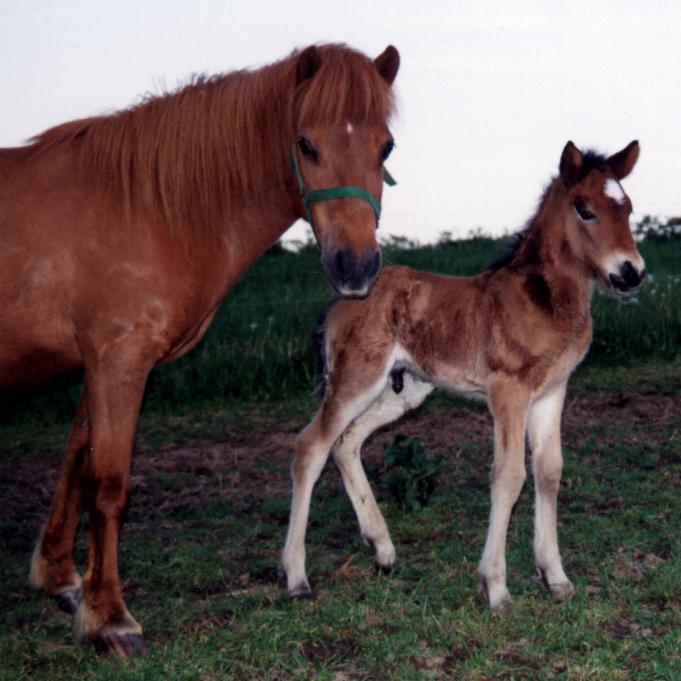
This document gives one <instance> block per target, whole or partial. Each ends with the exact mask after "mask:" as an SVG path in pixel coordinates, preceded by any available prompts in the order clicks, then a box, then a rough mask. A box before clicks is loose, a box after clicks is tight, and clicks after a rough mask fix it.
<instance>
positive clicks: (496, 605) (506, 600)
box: [478, 577, 513, 615]
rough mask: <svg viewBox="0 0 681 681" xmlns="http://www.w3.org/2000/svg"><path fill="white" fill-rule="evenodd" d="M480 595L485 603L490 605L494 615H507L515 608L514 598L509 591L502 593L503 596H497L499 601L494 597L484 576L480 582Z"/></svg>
mask: <svg viewBox="0 0 681 681" xmlns="http://www.w3.org/2000/svg"><path fill="white" fill-rule="evenodd" d="M478 597H479V598H480V600H482V601H483V602H484V603H485V605H489V610H490V612H491V613H492V614H493V615H507V614H508V613H509V612H511V610H513V600H512V599H511V597H510V596H509V595H508V592H507V593H505V594H502V595H501V597H498V596H497V598H498V600H497V601H494V600H493V599H492V597H491V596H490V592H489V588H488V587H487V580H486V579H485V578H484V577H481V578H480V582H479V584H478Z"/></svg>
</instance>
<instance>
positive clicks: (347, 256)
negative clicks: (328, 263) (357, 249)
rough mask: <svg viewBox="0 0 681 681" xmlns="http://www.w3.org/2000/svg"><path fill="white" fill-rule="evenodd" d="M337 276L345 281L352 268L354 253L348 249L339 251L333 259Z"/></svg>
mask: <svg viewBox="0 0 681 681" xmlns="http://www.w3.org/2000/svg"><path fill="white" fill-rule="evenodd" d="M333 264H334V269H335V270H336V276H338V278H339V279H345V278H346V277H347V276H348V273H349V271H350V269H351V268H352V253H351V252H350V251H348V250H347V249H344V248H342V249H339V250H338V251H336V255H335V256H334V259H333Z"/></svg>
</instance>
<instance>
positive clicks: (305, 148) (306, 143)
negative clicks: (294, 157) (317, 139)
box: [298, 137, 319, 161]
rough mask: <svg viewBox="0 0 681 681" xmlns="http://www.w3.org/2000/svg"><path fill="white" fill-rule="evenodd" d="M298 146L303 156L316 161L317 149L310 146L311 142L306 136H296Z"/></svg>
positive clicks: (317, 156)
mask: <svg viewBox="0 0 681 681" xmlns="http://www.w3.org/2000/svg"><path fill="white" fill-rule="evenodd" d="M298 148H299V149H300V153H301V154H302V155H303V156H305V158H308V159H310V161H317V160H318V159H319V154H318V153H317V150H316V149H315V148H314V147H313V146H312V142H310V140H309V139H307V137H299V138H298Z"/></svg>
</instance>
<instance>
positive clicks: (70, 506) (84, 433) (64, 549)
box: [30, 392, 90, 613]
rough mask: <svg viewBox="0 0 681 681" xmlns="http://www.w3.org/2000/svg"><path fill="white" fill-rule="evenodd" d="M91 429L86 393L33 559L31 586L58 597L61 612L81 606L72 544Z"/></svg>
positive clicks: (76, 527) (77, 518) (76, 526)
mask: <svg viewBox="0 0 681 681" xmlns="http://www.w3.org/2000/svg"><path fill="white" fill-rule="evenodd" d="M89 441H90V428H89V424H88V419H87V399H86V396H85V392H83V395H82V396H81V400H80V405H79V407H78V411H77V412H76V418H75V420H74V422H73V427H72V429H71V435H70V437H69V442H68V445H67V448H66V455H65V457H64V463H63V466H62V473H61V479H60V481H59V486H58V487H57V492H56V494H55V497H54V501H53V503H52V509H51V511H50V515H49V516H48V518H47V522H46V523H45V526H44V527H43V530H42V532H41V534H40V539H39V541H38V544H37V545H36V547H35V551H34V552H33V559H32V560H31V575H30V582H31V585H32V586H34V587H36V588H39V589H44V590H45V591H46V592H47V593H48V594H50V595H51V596H55V597H56V599H57V603H58V605H59V607H60V608H61V609H62V610H65V611H66V612H70V613H73V612H75V611H76V608H77V607H78V604H79V603H80V600H81V596H82V592H81V578H80V575H79V574H78V572H77V570H76V566H75V564H74V562H73V544H74V541H75V536H76V531H77V529H78V523H79V522H80V516H81V511H82V504H83V500H82V496H83V491H82V481H83V469H84V466H85V459H86V456H87V450H88V444H89Z"/></svg>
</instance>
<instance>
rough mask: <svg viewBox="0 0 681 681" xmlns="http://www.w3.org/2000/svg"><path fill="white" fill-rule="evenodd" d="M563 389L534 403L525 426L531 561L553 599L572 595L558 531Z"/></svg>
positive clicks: (562, 598) (565, 385)
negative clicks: (531, 508) (532, 506)
mask: <svg viewBox="0 0 681 681" xmlns="http://www.w3.org/2000/svg"><path fill="white" fill-rule="evenodd" d="M566 387H567V382H565V383H562V384H560V385H559V386H558V387H556V388H554V389H553V390H552V391H551V392H550V393H548V394H547V395H544V396H542V397H541V399H539V400H537V401H536V402H534V404H532V406H531V407H530V412H529V417H528V423H527V427H528V435H529V441H530V448H531V450H532V473H533V475H534V485H535V499H536V501H535V509H534V511H535V513H534V558H535V562H536V565H537V570H538V571H539V574H540V575H541V577H542V579H543V580H544V582H545V583H546V585H547V586H548V588H549V590H550V592H551V596H552V597H553V598H554V599H556V600H564V599H566V598H569V597H570V596H572V594H574V592H575V587H574V586H573V585H572V582H570V580H569V579H568V578H567V575H566V574H565V571H564V570H563V563H562V561H561V559H560V551H559V550H558V530H557V505H558V490H559V488H560V476H561V473H562V470H563V456H562V453H561V446H560V417H561V413H562V410H563V402H564V401H565V389H566Z"/></svg>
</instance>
